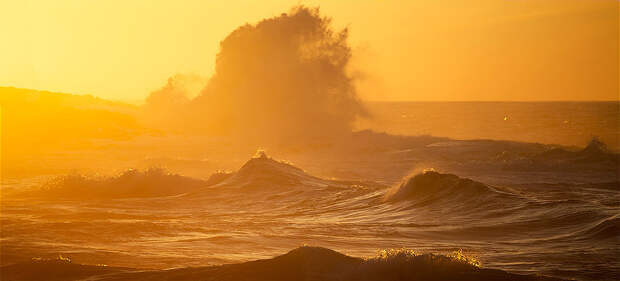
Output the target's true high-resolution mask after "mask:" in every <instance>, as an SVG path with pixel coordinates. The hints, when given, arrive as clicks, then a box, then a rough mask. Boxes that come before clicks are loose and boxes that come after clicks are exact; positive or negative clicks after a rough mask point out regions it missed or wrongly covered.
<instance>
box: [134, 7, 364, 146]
mask: <svg viewBox="0 0 620 281" xmlns="http://www.w3.org/2000/svg"><path fill="white" fill-rule="evenodd" d="M348 34H349V33H348V30H347V29H343V30H335V29H334V28H333V27H332V25H331V19H330V18H328V17H323V16H321V15H320V12H319V9H318V8H308V7H304V6H298V7H294V8H293V9H291V10H290V12H289V13H283V14H281V15H280V16H277V17H273V18H268V19H264V20H262V21H260V22H258V23H257V24H245V25H243V26H240V27H238V28H237V29H236V30H234V31H233V32H231V33H230V34H229V35H228V36H227V37H226V38H225V39H224V40H223V41H222V42H221V43H220V51H219V53H218V54H217V56H216V66H215V73H214V75H213V76H212V77H211V78H210V79H209V81H208V82H207V83H206V85H205V87H204V88H203V89H202V90H201V91H200V93H199V94H198V95H197V96H196V97H195V98H192V97H191V93H190V91H188V89H187V86H186V84H187V82H188V81H186V80H187V79H179V77H173V78H170V80H169V81H168V83H167V84H166V85H165V86H164V87H163V88H162V89H160V90H158V91H155V92H153V93H151V94H150V96H149V97H148V98H147V100H146V105H145V112H147V119H149V120H151V121H155V122H156V123H160V124H162V125H164V126H169V125H172V124H174V125H175V126H176V128H175V129H180V130H185V131H188V130H189V131H191V132H193V133H199V134H207V135H218V136H222V135H223V136H234V137H243V138H244V139H245V140H246V141H255V142H266V143H272V142H279V141H280V140H284V139H288V140H291V139H294V140H296V141H303V140H318V139H326V138H327V139H329V138H333V137H337V136H342V135H343V134H347V133H349V132H351V130H352V126H353V123H354V121H355V120H356V118H358V117H364V116H367V115H368V114H367V111H366V110H365V108H364V106H363V104H362V102H361V101H360V99H359V97H358V94H357V91H356V88H355V85H354V82H355V81H354V78H353V77H352V76H351V75H350V68H349V64H350V61H351V56H352V51H351V47H350V46H349V43H348V41H347V39H348Z"/></svg>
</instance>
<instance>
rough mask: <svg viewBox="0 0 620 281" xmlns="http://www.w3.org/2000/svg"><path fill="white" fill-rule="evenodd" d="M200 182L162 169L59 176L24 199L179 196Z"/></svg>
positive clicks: (195, 187) (194, 187) (201, 184)
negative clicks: (111, 173) (113, 174)
mask: <svg viewBox="0 0 620 281" xmlns="http://www.w3.org/2000/svg"><path fill="white" fill-rule="evenodd" d="M205 185H206V184H205V182H204V181H202V180H199V179H194V178H190V177H185V176H181V175H177V174H171V173H169V172H167V171H165V170H163V169H159V168H151V169H147V170H144V171H139V170H135V169H131V170H127V171H125V172H123V173H121V174H120V175H117V176H108V177H89V176H85V175H80V174H72V175H65V176H60V177H56V178H54V179H52V180H51V181H49V182H47V183H45V184H43V186H41V187H40V188H36V189H32V190H29V191H27V192H24V193H22V194H20V195H21V196H32V197H42V198H49V199H110V198H133V197H158V196H170V195H177V194H181V193H185V192H189V191H192V190H196V189H198V188H200V187H203V186H205Z"/></svg>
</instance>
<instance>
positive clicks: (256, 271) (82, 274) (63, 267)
mask: <svg viewBox="0 0 620 281" xmlns="http://www.w3.org/2000/svg"><path fill="white" fill-rule="evenodd" d="M0 269H1V270H0V277H2V280H12V281H24V280H43V279H45V280H49V281H53V280H75V279H88V280H108V281H111V280H179V281H183V280H197V279H201V280H220V281H233V280H234V281H239V280H255V281H261V280H270V281H279V280H287V281H289V280H325V281H336V280H338V281H348V280H351V281H352V280H356V281H375V280H377V281H379V280H381V281H396V280H426V281H439V280H465V281H467V280H472V281H473V280H478V281H491V280H493V281H495V280H497V281H499V280H522V281H530V280H559V279H555V278H549V277H543V276H539V275H517V274H511V273H508V272H505V271H501V270H495V269H484V268H480V267H479V264H478V263H477V262H476V260H474V259H471V258H469V257H467V256H465V255H463V254H462V253H461V252H456V253H454V254H450V255H436V254H416V253H415V252H413V251H410V250H386V251H382V252H380V255H379V256H377V257H374V258H370V259H361V258H356V257H350V256H347V255H344V254H341V253H338V252H336V251H333V250H330V249H326V248H321V247H307V246H304V247H300V248H297V249H294V250H292V251H290V252H288V253H286V254H284V255H281V256H277V257H274V258H271V259H265V260H256V261H251V262H245V263H240V264H229V265H221V266H209V267H196V268H180V269H172V270H152V271H143V270H136V269H129V268H115V267H105V266H89V265H80V264H73V263H71V262H70V260H67V259H66V258H65V259H56V260H33V261H31V262H27V263H20V264H14V265H8V266H4V267H2V268H0Z"/></svg>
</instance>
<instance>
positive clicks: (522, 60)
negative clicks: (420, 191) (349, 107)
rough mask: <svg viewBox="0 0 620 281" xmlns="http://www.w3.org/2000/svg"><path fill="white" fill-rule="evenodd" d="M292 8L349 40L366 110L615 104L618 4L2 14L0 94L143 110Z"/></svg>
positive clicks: (271, 2)
mask: <svg viewBox="0 0 620 281" xmlns="http://www.w3.org/2000/svg"><path fill="white" fill-rule="evenodd" d="M296 4H307V5H310V6H320V7H321V11H322V13H323V14H324V15H327V16H330V17H333V19H334V24H335V26H336V27H337V28H342V27H345V26H348V27H349V28H350V29H351V38H350V39H351V40H350V41H351V45H352V47H353V50H354V65H353V67H354V68H355V70H357V71H362V72H363V73H364V77H365V79H364V80H363V81H361V82H360V84H359V90H360V93H361V95H362V97H364V98H366V99H372V100H618V99H619V97H618V87H619V82H618V81H619V72H618V65H619V64H620V60H619V54H618V53H619V50H618V38H619V36H620V34H619V30H618V24H619V23H618V13H619V8H618V1H617V0H450V1H448V0H409V1H388V0H385V1H378V0H377V1H368V0H366V1H365V0H357V1H354V0H342V1H337V0H332V1H298V0H293V1H284V0H261V1H250V0H227V1H206V0H205V1H200V0H196V1H194V0H175V1H162V0H144V1H138V0H135V1H117V0H106V1H94V0H49V1H43V0H41V1H2V2H1V3H0V40H1V41H0V42H2V44H0V64H1V67H0V86H15V87H21V88H32V89H42V90H51V91H59V92H67V93H79V94H93V95H96V96H100V97H103V98H109V99H115V100H125V101H141V100H143V99H144V98H145V97H146V95H147V94H148V93H149V92H151V91H154V90H156V89H158V88H160V87H162V86H163V85H164V84H165V83H166V80H167V78H168V77H170V76H172V75H175V74H177V73H186V74H199V75H201V76H204V77H209V76H210V75H211V74H212V72H213V67H214V64H215V54H216V53H217V51H218V48H219V47H218V44H219V42H220V40H222V39H224V38H225V37H226V35H228V33H230V32H231V31H232V30H233V29H235V28H236V27H237V26H239V25H242V24H245V23H246V22H248V23H255V22H257V21H259V20H260V19H262V18H266V17H271V16H276V15H279V14H280V13H282V12H286V11H288V10H289V9H290V8H291V7H292V6H294V5H296ZM248 47H250V46H248Z"/></svg>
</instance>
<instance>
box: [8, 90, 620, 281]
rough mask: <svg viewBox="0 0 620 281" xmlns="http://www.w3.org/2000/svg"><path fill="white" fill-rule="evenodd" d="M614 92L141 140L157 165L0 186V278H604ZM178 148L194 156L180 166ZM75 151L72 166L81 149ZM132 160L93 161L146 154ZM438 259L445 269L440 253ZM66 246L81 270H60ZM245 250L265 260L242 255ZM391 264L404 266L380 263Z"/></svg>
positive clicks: (613, 183) (615, 204) (617, 198)
mask: <svg viewBox="0 0 620 281" xmlns="http://www.w3.org/2000/svg"><path fill="white" fill-rule="evenodd" d="M618 105H619V103H617V102H592V103H589V102H588V103H575V102H549V103H490V102H480V103H479V102H463V103H452V102H450V103H443V102H429V103H426V102H415V103H371V104H369V105H368V110H369V113H370V116H372V119H367V120H361V121H359V122H358V124H357V125H356V126H357V129H359V130H361V131H359V132H356V133H354V134H353V135H352V136H351V137H350V138H347V139H346V140H341V141H339V142H335V143H332V144H330V145H322V146H317V147H312V148H304V149H303V150H300V149H291V148H287V149H282V150H278V149H277V148H271V149H268V151H267V152H268V154H269V155H271V156H268V155H267V154H266V153H265V152H262V151H259V152H258V153H257V154H256V155H255V156H251V155H247V156H246V157H245V158H242V159H241V160H239V158H238V156H237V155H238V154H235V156H230V155H225V154H223V153H220V154H219V155H218V154H217V153H216V152H213V151H222V150H217V149H215V148H213V144H210V146H209V148H204V146H205V145H204V143H203V142H199V141H184V139H183V138H181V140H180V141H179V140H175V141H174V142H168V143H164V142H163V141H161V139H157V138H155V139H152V138H151V139H149V141H150V142H151V143H160V144H161V146H158V149H159V150H160V151H164V152H162V153H163V154H160V155H156V156H157V157H160V158H157V159H160V160H159V162H157V163H156V166H158V167H160V168H151V169H140V170H124V171H123V172H118V173H111V174H103V175H101V174H100V175H89V174H84V173H81V172H80V171H77V172H76V171H74V172H60V173H58V175H57V176H55V177H52V178H53V179H51V180H49V178H50V177H46V178H45V179H44V180H40V181H38V182H37V181H35V183H34V184H33V183H32V182H33V181H32V180H31V179H32V178H34V177H30V178H28V177H24V178H21V179H20V178H15V179H12V181H11V182H12V183H14V184H12V185H11V186H10V187H11V188H10V189H9V188H7V187H6V186H5V188H4V189H3V194H2V198H1V199H2V202H1V203H2V204H1V206H0V207H1V209H0V210H1V212H0V222H1V226H2V229H1V239H0V243H1V244H0V248H1V251H0V258H1V262H0V263H1V265H2V266H3V267H0V274H2V277H3V278H2V279H3V280H37V277H38V278H41V276H45V275H41V274H44V273H41V274H40V275H36V274H35V275H33V276H34V277H33V276H30V275H28V276H26V275H27V274H25V273H24V272H56V271H58V272H65V273H66V274H70V273H72V272H73V273H75V272H79V274H78V273H75V274H78V275H79V278H77V277H75V276H78V275H75V276H74V277H75V279H76V280H78V279H80V278H83V279H84V280H87V279H88V278H90V279H88V280H95V279H96V280H194V279H196V278H203V279H205V280H293V279H298V280H402V279H398V278H408V279H407V280H418V279H415V278H422V277H420V276H422V275H415V274H416V273H415V272H412V271H407V270H406V269H405V268H417V270H423V271H424V270H427V271H428V272H431V271H433V270H435V271H437V272H439V273H437V274H439V275H438V276H444V275H442V274H443V273H442V272H445V273H446V274H448V275H446V276H448V277H446V279H443V280H455V279H454V278H456V279H461V280H506V279H508V277H506V276H507V275H498V274H499V273H498V272H495V271H484V270H486V269H493V270H495V269H497V270H501V272H508V273H509V274H520V275H519V276H521V275H527V276H530V277H527V278H533V279H527V278H526V277H519V278H521V279H514V280H543V279H536V278H542V277H537V276H549V277H550V278H561V279H565V280H584V281H585V280H588V281H589V280H617V277H618V274H619V273H620V261H619V260H618V256H620V240H619V237H620V235H619V234H620V181H619V180H618V174H619V163H620V157H619V156H618V153H617V151H618V148H619V143H618V134H619V126H618V122H619V120H620V118H618V116H619V114H618V110H619V106H618ZM378 132H386V133H385V134H384V133H378ZM593 137H596V138H595V139H593ZM161 138H162V139H163V138H167V137H165V136H162V137H161ZM184 138H185V137H184ZM189 139H191V138H189V137H188V140H189ZM192 140H195V139H192ZM137 144H140V142H138V141H136V140H123V141H119V142H118V143H116V145H114V146H106V149H110V151H109V152H107V153H105V154H108V155H121V154H122V153H127V154H126V155H134V154H136V153H137V152H136V151H137V149H134V148H135V147H138V145H137ZM188 145H189V146H188ZM224 145H227V144H224ZM253 149H255V148H253ZM129 151H131V153H134V154H129ZM181 151H200V153H195V155H196V156H195V158H192V156H191V154H185V155H184V156H183V157H184V158H182V160H183V161H182V162H183V164H182V165H180V164H178V163H179V161H180V160H179V159H178V158H175V157H178V155H180V154H181ZM81 153H82V154H79V153H74V154H71V155H70V157H72V158H71V159H72V161H73V162H71V163H77V162H76V161H77V160H75V159H76V158H79V157H84V159H83V160H81V161H82V162H87V161H92V159H93V157H92V156H88V155H89V154H88V152H81ZM101 154H102V155H103V154H104V153H101ZM80 155H81V156H80ZM145 155H146V154H145ZM204 155H211V158H209V160H208V163H209V165H205V164H204V163H205V162H206V160H204ZM147 156H148V155H147ZM53 157H54V158H51V157H50V158H49V161H50V162H51V163H55V162H53V161H58V163H60V162H62V161H63V158H62V157H63V156H62V155H61V156H59V155H53ZM66 157H68V156H66ZM143 157H144V155H141V156H140V157H135V158H136V159H137V160H136V159H130V161H129V160H126V158H129V157H128V156H126V157H125V158H121V160H118V159H115V160H114V161H116V162H114V161H112V160H109V159H107V160H101V159H100V161H104V162H103V163H106V164H108V165H113V166H115V167H123V166H131V165H134V166H140V167H142V166H144V163H142V162H141V161H143V162H146V161H149V162H148V163H150V164H153V162H152V161H153V160H152V159H153V158H148V159H146V158H143ZM162 157H163V158H162ZM89 158H90V159H89ZM119 158H120V157H119ZM285 160H289V161H292V162H289V161H285ZM120 161H125V162H120ZM82 162H80V163H82ZM119 163H122V164H119ZM60 165H61V164H59V166H60ZM198 165H202V166H200V167H207V168H201V169H195V167H197V166H198ZM193 167H194V168H193ZM219 168H223V169H225V170H228V171H227V172H222V171H219V172H218V171H217V170H219ZM61 171H62V170H61ZM20 182H23V183H24V184H23V186H20V184H19V183H20ZM25 183H28V184H27V186H26V184H25ZM315 247H320V248H315ZM325 248H326V249H325ZM294 249H296V250H294ZM321 249H322V250H321ZM327 249H331V250H333V251H336V252H339V253H342V254H346V255H347V256H351V257H355V258H348V257H344V256H341V255H340V254H337V253H335V252H332V251H331V250H327ZM291 250H293V251H291ZM59 256H61V257H62V258H59ZM299 256H301V260H297V258H299ZM274 257H277V258H274ZM443 257H447V258H446V259H448V260H449V262H448V264H450V266H444V267H437V266H439V265H438V264H440V263H441V262H439V261H438V260H442V259H443ZM272 258H273V259H272ZM358 258H359V259H358ZM68 259H70V260H71V262H70V264H73V265H76V266H77V265H80V266H82V265H83V266H84V268H82V267H80V269H79V270H77V269H75V268H68V267H67V268H65V267H66V266H67V264H69V262H68V261H67V260H68ZM254 260H264V261H261V262H260V263H245V264H240V263H243V262H250V261H254ZM291 260H292V261H291ZM377 260H380V261H382V262H377ZM394 260H397V261H399V262H402V263H403V264H406V265H408V266H410V267H404V266H396V267H395V268H393V267H388V265H389V266H395V265H394V264H400V263H398V262H395V261H394ZM326 261H332V262H330V263H327V262H326ZM429 261H430V262H429ZM297 262H299V264H298V263H297ZM322 262H325V263H327V264H323V263H322ZM377 263H379V264H381V265H382V266H383V267H382V266H378V265H377ZM452 263H456V264H457V265H459V266H462V267H458V266H453V265H452ZM222 264H235V266H230V267H220V266H219V265H222ZM334 264H337V265H338V266H337V267H331V266H333V265H334ZM369 264H370V265H369ZM386 264H387V265H386ZM103 265H105V267H104V266H103ZM88 266H90V267H88ZM271 266H273V268H275V269H276V270H275V271H274V272H272V271H270V270H272V267H271ZM416 266H418V267H416ZM105 268H107V269H106V270H103V269H105ZM369 268H371V269H369ZM377 268H379V269H377ZM388 268H389V272H391V273H389V274H388V273H386V272H387V271H388ZM100 269H101V270H100ZM170 269H174V270H170ZM50 270H51V271H50ZM54 270H56V271H54ZM72 270H76V271H72ZM295 270H299V271H295ZM382 270H383V271H382ZM85 272H87V273H85ZM88 272H90V273H88ZM265 272H271V273H269V274H272V275H268V274H267V273H265ZM291 272H293V273H291ZM299 272H301V273H299ZM368 272H371V273H372V274H371V273H368ZM424 272H426V271H424ZM73 273H72V274H73ZM285 273H286V274H293V275H284V274H285ZM298 273H299V274H301V275H295V274H298ZM366 273H368V274H366ZM380 273H381V274H383V275H381V274H380ZM508 273H506V274H508ZM89 274H90V275H89ZM227 274H228V275H227ZM252 274H256V275H255V276H256V278H255V279H253V278H251V276H252ZM261 274H267V275H265V276H267V277H265V278H264V279H261V278H262V277H261V278H259V277H258V276H263V275H261ZM279 274H281V275H279ZM317 274H318V275H317ZM356 274H357V275H356ZM373 274H376V276H379V277H376V278H375V277H372V276H375V275H373ZM417 274H422V273H417ZM449 274H452V275H449ZM459 274H461V275H459ZM462 274H465V275H467V274H479V275H467V276H469V277H468V278H470V279H467V278H458V276H461V277H462V276H465V275H462ZM29 276H30V277H29ZM58 276H62V275H58ZM175 276H176V277H175ZM231 276H233V277H231ZM234 276H236V277H234ZM239 276H244V277H243V278H241V277H239ZM248 276H249V277H248ZM269 276H271V277H269ZM278 276H279V277H278ZM283 276H284V277H283ZM291 276H296V277H291ZM299 276H302V277H303V279H301V277H299ZM309 276H312V278H311V277H309ZM317 276H318V277H317ZM354 276H357V277H354ZM360 276H365V277H364V278H366V279H364V278H361V277H360ZM380 276H383V277H384V278H381V277H380ZM398 276H401V277H398ZM403 276H405V277H403ZM406 276H409V277H406ZM415 276H418V277H415ZM455 276H456V277H455ZM498 276H500V277H498ZM501 276H503V277H501ZM285 277H286V278H285ZM28 278H30V279H28ZM72 278H73V277H72ZM291 278H292V279H291ZM313 278H314V279H313ZM373 278H375V279H373ZM494 278H495V279H494ZM510 278H516V277H514V276H513V277H510ZM52 279H53V278H52ZM52 279H50V280H52ZM54 280H56V279H54ZM57 280H63V279H62V277H61V278H60V279H57ZM426 280H435V279H426ZM437 280H439V279H437ZM545 280H546V279H545Z"/></svg>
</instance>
